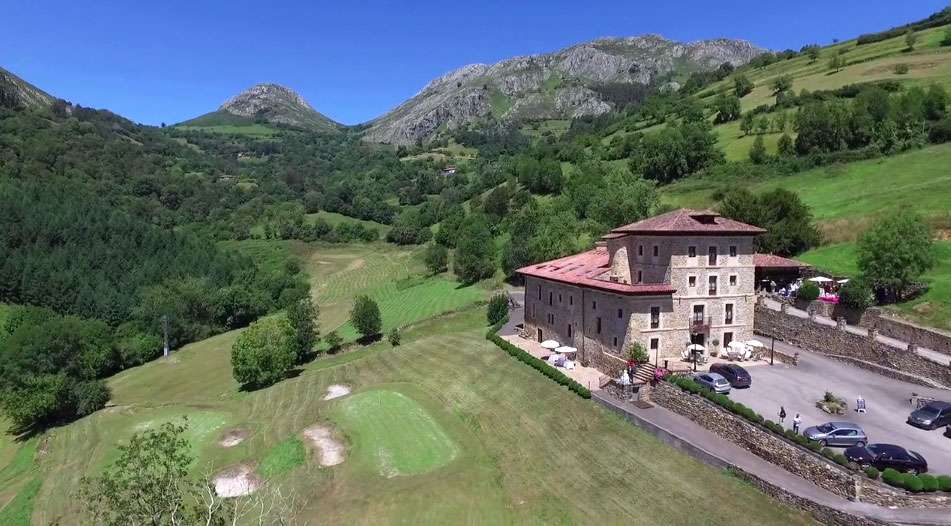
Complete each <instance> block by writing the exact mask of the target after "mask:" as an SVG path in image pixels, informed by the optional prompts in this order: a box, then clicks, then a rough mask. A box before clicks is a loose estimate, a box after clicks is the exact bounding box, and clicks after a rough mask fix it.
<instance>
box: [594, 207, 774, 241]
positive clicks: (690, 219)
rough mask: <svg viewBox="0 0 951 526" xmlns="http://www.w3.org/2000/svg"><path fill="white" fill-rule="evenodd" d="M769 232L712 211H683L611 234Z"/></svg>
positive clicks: (623, 228)
mask: <svg viewBox="0 0 951 526" xmlns="http://www.w3.org/2000/svg"><path fill="white" fill-rule="evenodd" d="M765 232H766V231H765V230H763V229H762V228H760V227H757V226H753V225H747V224H746V223H740V222H739V221H734V220H732V219H729V218H726V217H723V216H721V215H720V214H718V213H716V212H714V211H712V210H691V209H689V208H681V209H679V210H674V211H673V212H667V213H666V214H661V215H659V216H654V217H650V218H647V219H645V220H643V221H638V222H636V223H631V224H629V225H624V226H622V227H618V228H615V229H614V230H612V231H611V233H625V234H667V235H677V234H682V235H686V234H699V235H711V234H718V235H729V234H732V235H749V236H755V235H758V234H763V233H765Z"/></svg>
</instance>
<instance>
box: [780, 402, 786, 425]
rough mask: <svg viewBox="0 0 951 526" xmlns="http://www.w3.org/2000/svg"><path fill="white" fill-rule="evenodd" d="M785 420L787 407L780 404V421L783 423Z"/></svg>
mask: <svg viewBox="0 0 951 526" xmlns="http://www.w3.org/2000/svg"><path fill="white" fill-rule="evenodd" d="M783 420H786V408H785V407H783V406H779V423H780V424H782V423H783Z"/></svg>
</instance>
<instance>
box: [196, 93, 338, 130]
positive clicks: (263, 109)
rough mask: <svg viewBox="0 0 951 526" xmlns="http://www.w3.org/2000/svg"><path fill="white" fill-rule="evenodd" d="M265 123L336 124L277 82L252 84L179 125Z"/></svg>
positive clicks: (321, 126) (312, 126)
mask: <svg viewBox="0 0 951 526" xmlns="http://www.w3.org/2000/svg"><path fill="white" fill-rule="evenodd" d="M251 122H266V123H271V124H282V125H287V126H293V127H296V128H304V129H308V130H317V131H335V130H338V129H339V128H340V126H341V125H340V124H339V123H337V122H334V121H333V120H332V119H330V118H329V117H326V116H325V115H323V114H321V113H320V112H318V111H317V110H315V109H314V108H313V107H312V106H311V105H310V104H308V103H307V101H306V100H304V98H303V97H301V96H300V95H299V94H298V93H297V92H296V91H294V90H292V89H290V88H287V87H285V86H281V85H278V84H272V83H264V84H256V85H254V86H251V87H250V88H248V89H246V90H244V91H242V92H241V93H239V94H237V95H235V96H234V97H231V98H230V99H228V100H226V101H225V102H224V104H222V105H221V106H220V107H219V108H218V110H217V111H215V112H212V113H208V114H205V115H202V116H200V117H196V118H195V119H192V120H190V121H186V122H184V123H182V124H185V125H189V126H217V125H222V124H242V123H251Z"/></svg>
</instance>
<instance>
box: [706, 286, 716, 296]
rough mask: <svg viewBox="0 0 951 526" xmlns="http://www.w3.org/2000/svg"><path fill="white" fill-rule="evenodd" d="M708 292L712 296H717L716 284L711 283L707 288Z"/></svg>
mask: <svg viewBox="0 0 951 526" xmlns="http://www.w3.org/2000/svg"><path fill="white" fill-rule="evenodd" d="M707 293H708V294H709V295H710V296H716V295H717V286H716V285H710V287H708V288H707Z"/></svg>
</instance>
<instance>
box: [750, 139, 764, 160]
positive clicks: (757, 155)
mask: <svg viewBox="0 0 951 526" xmlns="http://www.w3.org/2000/svg"><path fill="white" fill-rule="evenodd" d="M768 157H769V156H768V154H767V153H766V146H765V145H764V144H763V136H762V135H757V136H756V138H755V139H753V145H752V146H750V160H751V161H753V162H754V163H755V164H763V163H764V162H766V159H767V158H768Z"/></svg>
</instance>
